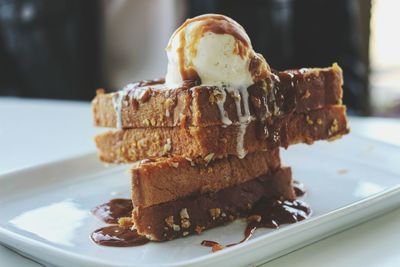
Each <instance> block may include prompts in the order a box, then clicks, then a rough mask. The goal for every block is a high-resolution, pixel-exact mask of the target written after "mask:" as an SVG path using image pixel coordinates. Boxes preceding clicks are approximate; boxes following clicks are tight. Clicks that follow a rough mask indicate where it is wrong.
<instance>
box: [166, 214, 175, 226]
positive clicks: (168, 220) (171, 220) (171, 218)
mask: <svg viewBox="0 0 400 267" xmlns="http://www.w3.org/2000/svg"><path fill="white" fill-rule="evenodd" d="M165 223H166V224H167V225H168V226H169V227H170V228H172V227H173V225H174V216H172V215H171V216H168V217H167V218H165Z"/></svg>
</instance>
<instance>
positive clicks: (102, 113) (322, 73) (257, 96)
mask: <svg viewBox="0 0 400 267" xmlns="http://www.w3.org/2000/svg"><path fill="white" fill-rule="evenodd" d="M160 82H162V81H160ZM342 84H343V77H342V70H341V69H340V67H339V66H338V65H337V64H334V65H333V66H332V67H328V68H311V69H300V70H287V71H281V72H274V73H273V74H272V76H271V79H268V80H265V81H262V82H259V83H256V84H254V85H253V86H251V87H249V88H248V93H249V109H250V114H251V115H252V116H254V117H255V118H256V119H257V120H264V119H265V118H267V117H268V116H271V115H272V116H282V115H287V114H289V113H291V112H296V113H302V112H307V111H310V110H315V109H320V108H323V107H325V106H329V105H339V104H341V103H342V102H341V101H342V94H343V91H342ZM221 97H223V98H224V101H223V102H222V103H223V104H222V105H223V110H224V112H226V114H227V117H228V118H229V120H230V121H232V122H233V123H235V122H238V115H237V109H236V104H235V97H237V96H235V95H232V94H230V93H229V92H228V90H226V89H221V88H218V87H212V86H196V85H193V84H189V85H185V86H182V87H179V88H166V87H165V86H163V85H162V84H159V83H158V84H157V83H156V84H152V83H151V82H148V83H145V82H142V83H138V84H137V85H136V87H135V85H133V86H132V88H131V89H130V90H125V91H120V92H115V93H108V94H105V93H104V90H98V93H97V96H96V97H95V98H94V99H93V101H92V111H93V118H94V125H95V126H98V127H108V128H116V127H121V128H124V129H127V128H145V127H176V126H180V127H193V126H199V127H208V126H216V125H222V124H223V121H222V119H221V116H222V115H221V109H220V108H221V107H220V106H219V105H218V103H219V101H221ZM116 102H117V103H120V106H119V107H118V108H117V109H116V106H115V105H116V104H115V103H116ZM242 104H243V103H242ZM116 110H117V111H116Z"/></svg>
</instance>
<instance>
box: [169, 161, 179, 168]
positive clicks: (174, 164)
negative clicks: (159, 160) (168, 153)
mask: <svg viewBox="0 0 400 267" xmlns="http://www.w3.org/2000/svg"><path fill="white" fill-rule="evenodd" d="M168 165H169V166H171V167H174V168H178V167H179V162H176V161H168Z"/></svg>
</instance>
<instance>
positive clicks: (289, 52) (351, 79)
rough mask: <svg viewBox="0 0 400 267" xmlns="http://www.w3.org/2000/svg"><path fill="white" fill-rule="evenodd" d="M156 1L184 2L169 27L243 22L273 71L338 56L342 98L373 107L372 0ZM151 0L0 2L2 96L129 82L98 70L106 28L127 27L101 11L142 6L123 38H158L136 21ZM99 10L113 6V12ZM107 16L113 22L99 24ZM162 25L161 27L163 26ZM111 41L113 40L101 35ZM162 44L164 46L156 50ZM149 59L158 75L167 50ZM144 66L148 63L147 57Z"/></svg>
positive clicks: (88, 93)
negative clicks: (190, 20) (188, 21)
mask: <svg viewBox="0 0 400 267" xmlns="http://www.w3.org/2000/svg"><path fill="white" fill-rule="evenodd" d="M162 1H163V5H164V6H163V7H162V10H161V9H160V12H161V13H162V12H163V13H167V11H166V7H165V5H169V6H172V7H171V8H170V9H171V10H182V12H181V13H182V16H178V15H177V12H171V15H170V17H173V18H175V20H174V21H175V23H174V25H172V26H171V27H170V28H171V29H169V28H168V31H169V33H168V34H167V35H170V33H172V31H173V30H174V28H175V27H176V26H178V25H179V24H180V23H181V22H182V18H183V17H185V18H186V17H193V16H196V15H199V14H203V13H221V14H225V15H228V16H231V17H232V18H233V19H235V20H237V21H238V22H239V23H240V24H242V25H243V26H244V28H245V29H246V30H247V32H248V34H249V36H250V38H251V40H252V42H253V46H254V48H255V50H256V51H257V52H260V53H262V54H263V55H264V56H265V58H266V59H267V61H268V63H269V64H270V65H271V66H272V67H273V68H275V69H279V70H282V69H288V68H299V67H308V66H310V67H325V66H330V65H331V64H332V63H333V62H338V63H339V65H340V66H341V67H342V68H343V70H344V78H345V95H344V102H345V104H347V105H348V106H349V108H350V109H351V111H352V112H354V113H356V114H361V115H367V114H370V112H371V110H370V104H369V103H370V101H369V90H368V84H369V83H368V79H369V75H368V74H369V57H368V51H369V21H370V9H371V0H335V1H332V0H307V1H304V0H252V1H244V0H188V1H184V0H175V1H172V0H171V1H167V0H162ZM157 3H161V1H160V0H158V1H157V0H150V1H149V0H142V1H139V0H138V1H127V0H114V1H97V0H85V1H79V0H13V1H9V0H0V95H13V96H21V97H40V98H60V99H81V100H89V99H91V98H92V97H93V94H94V90H95V88H97V87H104V86H110V87H111V88H113V89H117V88H118V87H119V86H121V84H123V83H125V82H130V81H132V80H131V79H133V78H131V77H134V78H137V77H136V76H135V74H134V73H132V76H130V77H126V78H122V80H121V79H119V80H120V81H119V82H113V81H112V77H111V78H110V75H109V74H107V71H106V72H104V70H107V64H108V63H107V62H108V61H104V60H103V59H104V58H107V53H108V52H107V49H106V50H105V51H106V55H104V49H103V47H102V46H103V45H104V43H107V42H103V41H104V39H106V40H108V39H107V38H109V37H108V36H109V35H110V34H107V32H110V31H111V32H114V31H121V35H124V36H126V29H125V32H124V31H123V30H122V28H123V27H122V28H121V27H120V25H121V23H122V22H121V21H122V20H116V19H115V18H113V19H112V20H110V19H107V18H105V17H107V16H108V15H107V14H109V13H114V16H116V14H117V15H118V14H121V16H122V15H123V16H129V15H130V14H132V12H137V11H139V12H141V13H143V15H142V16H140V21H139V20H137V21H136V22H135V21H134V19H135V16H132V17H131V18H129V19H130V20H132V21H133V22H129V23H130V24H129V25H128V26H130V25H131V27H126V28H127V29H128V30H130V31H131V33H129V36H130V37H131V39H132V40H133V43H134V42H139V41H140V40H142V41H143V38H149V40H150V41H149V43H161V44H163V46H164V45H165V44H166V42H167V40H165V39H166V37H165V36H167V35H166V34H159V36H160V38H159V40H156V39H154V38H156V37H157V35H158V32H157V31H155V30H154V28H155V29H157V27H154V28H153V30H152V31H151V32H148V33H146V31H144V30H143V29H142V30H141V31H140V30H138V29H139V28H140V27H142V28H143V27H146V29H147V26H145V25H146V22H145V21H144V20H145V19H147V20H148V21H149V23H157V24H159V22H158V21H157V20H156V19H155V16H158V15H157V14H156V11H155V9H156V8H157ZM165 3H167V4H165ZM159 6H160V5H159ZM127 8H130V10H132V12H131V13H130V12H129V9H127ZM105 9H112V12H106V10H105ZM118 10H119V11H118ZM122 11H123V12H122ZM161 13H160V14H161ZM129 19H128V20H124V21H130V20H129ZM163 19H164V18H163ZM104 21H106V22H107V23H109V24H110V25H106V26H105V24H106V23H104ZM116 21H118V22H116ZM113 23H114V24H113ZM168 23H169V22H166V23H165V24H166V25H169V24H168ZM113 25H117V26H114V27H113ZM163 26H164V28H165V27H166V26H165V25H160V27H163ZM168 27H169V26H168ZM139 32H142V33H139ZM164 32H165V31H164ZM149 35H151V36H153V37H151V38H153V39H151V38H150V37H148V36H149ZM129 36H128V37H129ZM121 40H123V39H121ZM112 41H113V40H112ZM108 43H112V42H110V41H109V40H108ZM118 44H119V43H118V42H116V43H114V50H118ZM115 47H116V48H115ZM120 47H122V46H120ZM149 47H151V46H149ZM122 50H123V49H122ZM137 50H141V51H137ZM146 50H150V48H149V49H136V50H135V49H134V47H132V53H142V54H145V53H148V54H150V53H152V52H153V51H146ZM159 52H162V53H163V51H155V53H159ZM129 53H130V51H128V52H125V54H129ZM123 57H124V56H123V55H122V56H121V55H118V58H119V59H118V60H119V61H123V60H124V58H123ZM126 57H127V58H128V57H129V55H126ZM154 58H159V62H157V63H162V64H155V65H157V66H165V69H164V70H161V69H159V67H158V68H157V71H155V72H151V74H152V75H154V73H157V75H161V76H162V75H163V74H164V73H165V70H166V61H165V58H164V57H161V56H160V57H154V56H153V57H152V60H154ZM118 60H114V61H118ZM155 60H157V59H155ZM125 61H126V60H125ZM161 61H165V64H164V62H161ZM111 62H112V61H111ZM126 62H129V61H126ZM126 62H125V63H124V64H126ZM134 63H136V64H137V65H140V66H139V67H138V66H136V69H143V68H142V65H143V64H144V63H143V62H141V63H138V62H137V61H134ZM121 64H122V63H121ZM147 64H148V65H150V66H151V65H152V64H154V61H153V62H148V63H147ZM105 65H106V67H105ZM143 66H144V65H143ZM112 68H113V69H114V70H116V69H117V68H114V66H112ZM132 69H134V68H132ZM108 72H109V71H108ZM145 73H146V72H145ZM149 73H150V72H149ZM141 75H143V74H142V73H141ZM142 78H143V79H146V78H153V77H142Z"/></svg>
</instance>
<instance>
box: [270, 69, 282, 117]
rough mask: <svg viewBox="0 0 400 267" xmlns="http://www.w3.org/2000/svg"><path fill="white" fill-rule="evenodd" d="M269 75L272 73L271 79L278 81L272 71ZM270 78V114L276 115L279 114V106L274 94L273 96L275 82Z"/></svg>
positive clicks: (277, 77)
mask: <svg viewBox="0 0 400 267" xmlns="http://www.w3.org/2000/svg"><path fill="white" fill-rule="evenodd" d="M271 75H273V79H275V80H276V81H278V82H279V81H280V79H279V76H278V75H276V74H274V73H272V74H271ZM273 79H271V101H272V103H273V108H272V114H273V115H278V114H279V107H278V105H277V104H276V96H275V82H274V80H273Z"/></svg>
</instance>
